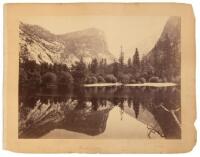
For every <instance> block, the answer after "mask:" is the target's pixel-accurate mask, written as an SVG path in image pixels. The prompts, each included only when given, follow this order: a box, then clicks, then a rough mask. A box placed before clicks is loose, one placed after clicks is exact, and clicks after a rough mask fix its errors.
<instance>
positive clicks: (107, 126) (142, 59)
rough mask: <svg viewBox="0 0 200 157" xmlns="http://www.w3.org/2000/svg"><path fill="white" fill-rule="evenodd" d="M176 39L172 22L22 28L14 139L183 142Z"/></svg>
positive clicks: (84, 21) (119, 20) (125, 20)
mask: <svg viewBox="0 0 200 157" xmlns="http://www.w3.org/2000/svg"><path fill="white" fill-rule="evenodd" d="M72 18H73V21H71V20H70V19H72ZM47 21H48V22H47ZM69 21H70V26H69ZM108 21H110V22H108ZM61 23H62V25H61ZM147 26H148V29H146V27H147ZM120 30H121V31H120ZM180 36H181V18H180V17H173V16H171V17H162V16H161V17H159V16H158V17H151V16H149V17H148V16H146V17H145V16H144V17H135V16H131V17H123V16H120V17H118V16H116V17H97V16H93V17H90V16H89V17H61V18H59V17H56V18H55V17H44V18H40V17H36V18H34V19H32V18H28V19H27V21H26V20H24V21H21V22H20V24H19V38H20V42H19V45H20V50H19V138H145V139H148V138H149V139H151V138H165V139H173V138H181V104H180V88H181V84H180V81H181V77H180V63H181V40H180Z"/></svg>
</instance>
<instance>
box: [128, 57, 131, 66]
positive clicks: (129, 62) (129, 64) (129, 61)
mask: <svg viewBox="0 0 200 157" xmlns="http://www.w3.org/2000/svg"><path fill="white" fill-rule="evenodd" d="M130 67H131V58H128V68H130Z"/></svg>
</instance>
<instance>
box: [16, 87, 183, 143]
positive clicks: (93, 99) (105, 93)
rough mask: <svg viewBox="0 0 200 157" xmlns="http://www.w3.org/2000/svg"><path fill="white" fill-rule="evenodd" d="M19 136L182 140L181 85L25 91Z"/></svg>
mask: <svg viewBox="0 0 200 157" xmlns="http://www.w3.org/2000/svg"><path fill="white" fill-rule="evenodd" d="M19 98H20V99H19V103H20V106H19V113H20V116H19V138H134V139H137V138H167V139H177V138H181V110H180V89H179V87H159V88H158V87H123V86H121V87H91V88H79V89H71V90H68V91H60V90H59V89H57V90H51V91H50V90H47V91H46V90H44V89H37V90H33V89H32V90H27V89H21V90H20V97H19Z"/></svg>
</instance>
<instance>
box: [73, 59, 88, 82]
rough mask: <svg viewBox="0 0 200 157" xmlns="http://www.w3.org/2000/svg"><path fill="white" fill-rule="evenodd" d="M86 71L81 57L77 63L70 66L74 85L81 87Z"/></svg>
mask: <svg viewBox="0 0 200 157" xmlns="http://www.w3.org/2000/svg"><path fill="white" fill-rule="evenodd" d="M86 70H87V68H86V64H85V63H84V61H83V58H82V57H81V59H80V61H79V62H76V63H75V65H72V75H73V78H74V83H75V84H76V85H81V84H83V83H84V81H85V77H86V72H87V71H86Z"/></svg>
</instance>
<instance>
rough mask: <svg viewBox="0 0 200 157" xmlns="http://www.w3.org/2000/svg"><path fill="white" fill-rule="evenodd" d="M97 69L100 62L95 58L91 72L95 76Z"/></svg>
mask: <svg viewBox="0 0 200 157" xmlns="http://www.w3.org/2000/svg"><path fill="white" fill-rule="evenodd" d="M97 69H98V61H97V59H96V58H95V59H93V60H92V63H91V72H92V73H93V74H97Z"/></svg>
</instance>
